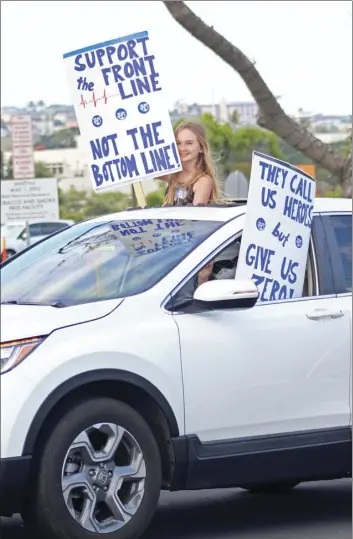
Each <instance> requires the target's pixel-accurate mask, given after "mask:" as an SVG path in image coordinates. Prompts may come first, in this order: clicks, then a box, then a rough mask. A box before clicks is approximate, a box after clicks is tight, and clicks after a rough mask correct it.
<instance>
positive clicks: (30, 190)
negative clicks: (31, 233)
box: [1, 178, 59, 223]
mask: <svg viewBox="0 0 353 539" xmlns="http://www.w3.org/2000/svg"><path fill="white" fill-rule="evenodd" d="M39 219H40V220H43V221H46V220H51V219H53V220H56V219H59V196H58V186H57V181H56V178H40V179H36V180H3V181H2V182H1V221H2V222H3V223H8V222H11V221H12V222H14V221H18V222H23V221H32V220H39Z"/></svg>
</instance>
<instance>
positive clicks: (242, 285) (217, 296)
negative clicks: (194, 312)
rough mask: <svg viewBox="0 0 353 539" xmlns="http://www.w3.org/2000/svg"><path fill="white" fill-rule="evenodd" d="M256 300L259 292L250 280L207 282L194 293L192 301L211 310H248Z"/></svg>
mask: <svg viewBox="0 0 353 539" xmlns="http://www.w3.org/2000/svg"><path fill="white" fill-rule="evenodd" d="M258 298H259V291H258V289H257V287H256V286H255V284H254V283H253V282H252V281H250V280H249V281H240V280H239V281H237V280H235V279H225V280H219V281H208V282H207V283H203V284H202V285H200V286H199V287H198V288H197V289H196V291H195V293H194V300H196V301H197V302H202V303H205V304H207V305H208V307H209V308H211V309H250V308H251V307H254V305H255V304H256V302H257V300H258Z"/></svg>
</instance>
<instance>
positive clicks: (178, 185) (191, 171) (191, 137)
mask: <svg viewBox="0 0 353 539" xmlns="http://www.w3.org/2000/svg"><path fill="white" fill-rule="evenodd" d="M175 139H176V142H177V147H178V151H179V156H180V161H181V164H182V167H183V170H181V171H180V172H177V173H175V174H171V175H170V176H164V177H162V178H159V179H160V180H163V181H166V182H167V183H168V189H167V192H166V196H165V200H164V204H165V205H167V204H171V205H173V206H178V205H184V204H194V205H195V206H196V205H197V204H208V203H209V202H218V201H219V199H220V195H219V188H218V184H217V180H216V174H215V169H214V165H213V162H212V157H211V152H210V147H209V143H208V140H207V136H206V131H205V128H204V127H203V126H202V125H201V124H199V123H197V122H182V123H180V124H179V125H178V126H177V128H176V130H175Z"/></svg>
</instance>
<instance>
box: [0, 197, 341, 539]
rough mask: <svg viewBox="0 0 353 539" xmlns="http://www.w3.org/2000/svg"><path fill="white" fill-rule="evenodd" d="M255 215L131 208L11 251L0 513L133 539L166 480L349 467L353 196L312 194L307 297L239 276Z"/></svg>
mask: <svg viewBox="0 0 353 539" xmlns="http://www.w3.org/2000/svg"><path fill="white" fill-rule="evenodd" d="M245 213H246V203H244V202H242V203H235V204H234V205H232V206H231V207H189V206H186V207H177V208H159V209H158V208H151V209H144V210H132V211H126V212H122V213H118V214H115V215H110V216H104V217H99V218H96V219H92V220H90V221H86V222H83V223H79V224H76V225H73V226H71V227H70V228H67V229H65V230H63V231H62V232H60V233H58V234H56V235H54V236H52V237H50V238H48V239H45V240H44V241H42V242H40V243H38V244H36V245H34V246H33V247H31V248H29V249H28V250H26V251H25V252H23V253H22V254H19V255H18V256H17V257H14V258H13V259H10V260H9V261H7V262H5V263H4V264H3V265H2V268H1V288H2V294H1V296H2V297H1V299H2V306H1V341H2V343H1V371H2V380H1V410H2V413H1V459H2V460H1V485H2V495H1V500H0V507H1V510H2V514H4V515H11V514H12V513H14V512H21V514H22V515H23V517H24V519H25V520H26V521H28V522H31V523H33V524H34V525H35V526H37V530H38V533H40V532H41V533H42V534H43V536H44V537H52V536H54V537H57V538H59V539H67V538H68V537H70V538H72V539H90V538H91V539H93V538H97V539H98V538H99V537H104V538H105V537H106V538H111V539H133V538H134V539H136V538H137V537H139V536H140V535H141V534H142V533H143V531H144V529H145V528H146V527H147V525H148V523H149V522H150V519H151V517H152V516H153V514H154V512H155V509H156V506H157V503H158V499H159V493H160V490H161V489H169V490H182V489H209V488H215V487H217V488H218V487H231V486H237V487H242V488H244V489H248V490H250V491H255V492H256V491H259V490H262V491H266V490H267V491H278V492H281V491H283V490H285V489H290V488H293V487H294V486H295V485H296V484H298V483H299V482H303V481H312V480H320V479H329V478H332V479H334V478H342V477H348V476H351V471H352V454H351V449H352V431H351V414H352V401H351V392H350V380H351V368H352V363H351V337H350V335H351V330H352V319H351V315H352V210H351V201H349V200H337V199H331V200H324V199H318V200H317V201H316V206H315V216H314V219H313V228H312V239H311V243H310V251H309V256H308V263H307V276H306V281H305V285H304V289H303V296H302V298H300V299H291V300H281V301H280V300H278V301H271V302H258V301H257V299H258V292H257V289H256V287H255V286H254V284H253V283H252V282H251V281H250V282H245V283H244V282H238V281H236V280H235V279H234V271H235V267H236V263H237V256H238V252H239V242H240V240H241V235H242V230H243V226H244V219H245ZM173 220H174V221H173ZM171 223H172V224H171ZM151 227H152V229H153V230H154V232H153V233H152V234H150V235H149V236H148V239H147V240H144V239H143V234H144V233H145V232H146V230H147V229H149V230H151ZM183 227H186V228H184V229H185V230H188V231H189V232H187V233H186V234H187V235H188V238H187V240H186V239H185V238H186V236H184V237H183V234H182V233H181V232H180V230H182V229H183ZM173 228H174V231H175V230H177V229H179V230H178V234H173V233H171V230H173ZM177 238H179V239H177ZM211 260H212V261H213V273H212V276H211V278H210V279H209V280H208V282H205V283H204V284H202V285H201V286H199V287H198V279H199V276H200V275H201V270H202V268H203V267H205V266H207V267H209V266H210V265H209V264H208V263H209V262H210V261H211Z"/></svg>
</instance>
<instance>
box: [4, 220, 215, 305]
mask: <svg viewBox="0 0 353 539" xmlns="http://www.w3.org/2000/svg"><path fill="white" fill-rule="evenodd" d="M222 224H223V223H221V222H218V221H217V222H216V221H195V220H176V219H149V220H141V221H130V222H126V221H119V220H116V221H112V222H105V223H92V222H91V221H90V222H85V223H79V224H77V225H74V226H72V227H69V228H66V229H65V230H63V231H62V232H59V233H58V234H56V235H55V236H51V237H49V238H47V239H46V240H45V241H44V242H41V243H39V244H36V245H35V246H33V247H32V248H30V249H28V250H26V251H24V252H23V253H21V254H19V256H18V257H16V258H14V259H12V260H11V259H10V261H9V262H8V263H7V264H5V266H3V267H2V269H1V301H2V302H9V301H11V302H13V301H17V302H27V303H39V304H48V303H50V304H51V303H59V302H60V303H62V304H64V305H76V304H80V303H87V302H91V301H99V300H108V299H115V298H123V297H126V296H132V295H136V294H140V293H141V292H144V291H145V290H148V289H149V288H151V287H152V286H154V285H155V284H156V283H157V282H159V281H160V280H161V279H162V278H163V277H164V276H165V275H167V274H168V273H169V272H170V271H171V270H172V269H173V268H175V267H176V266H177V265H178V264H179V263H180V262H181V261H182V259H183V258H185V256H187V255H188V254H189V253H190V252H191V251H192V250H193V249H195V248H196V247H197V246H198V245H199V244H200V243H202V242H203V241H204V240H205V239H206V238H207V237H208V236H210V235H211V234H212V233H213V232H215V231H216V230H217V229H218V228H219V227H220V226H222ZM29 283H30V286H29Z"/></svg>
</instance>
